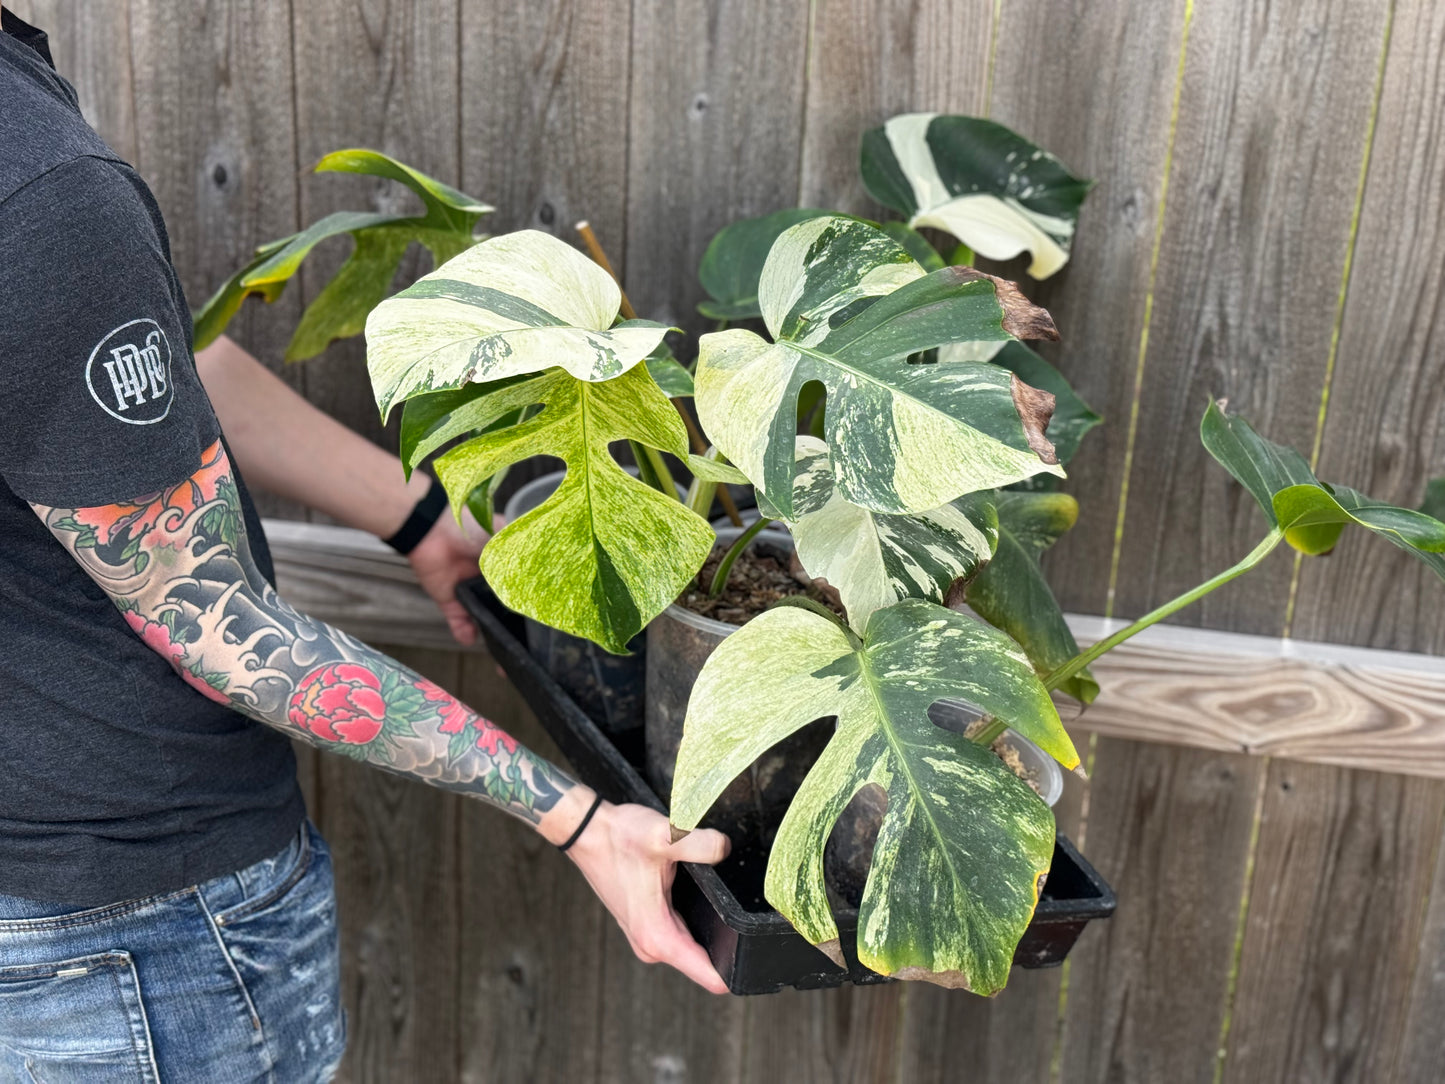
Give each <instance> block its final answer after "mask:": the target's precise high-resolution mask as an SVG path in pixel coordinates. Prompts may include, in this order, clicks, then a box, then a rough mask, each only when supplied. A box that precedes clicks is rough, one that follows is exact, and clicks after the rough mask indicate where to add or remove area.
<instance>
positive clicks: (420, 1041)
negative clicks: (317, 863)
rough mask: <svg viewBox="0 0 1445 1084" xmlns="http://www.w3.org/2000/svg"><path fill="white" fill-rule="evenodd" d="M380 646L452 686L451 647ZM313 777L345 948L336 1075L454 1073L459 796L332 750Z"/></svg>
mask: <svg viewBox="0 0 1445 1084" xmlns="http://www.w3.org/2000/svg"><path fill="white" fill-rule="evenodd" d="M382 650H384V651H387V652H388V653H389V654H391V655H393V656H394V657H396V658H397V659H398V660H399V661H400V662H402V663H404V664H406V665H408V666H410V667H412V668H413V669H415V670H417V671H419V672H420V673H422V674H424V675H426V676H427V677H429V678H431V679H432V680H433V681H435V682H437V683H438V684H440V685H441V686H442V687H443V688H446V689H450V690H456V689H457V688H458V687H459V684H460V680H459V679H460V672H459V658H458V656H457V655H456V654H454V653H451V652H436V651H426V650H423V649H419V648H405V647H383V648H382ZM321 784H322V789H323V791H324V793H325V801H324V804H323V807H322V810H321V814H322V816H321V821H320V828H321V831H322V833H323V834H324V835H325V837H326V839H327V841H328V842H329V843H330V845H331V849H332V852H333V854H334V855H335V872H336V898H337V907H338V911H339V914H340V921H341V939H342V944H343V945H344V946H345V949H344V952H343V966H342V994H343V998H344V1001H345V1004H346V1010H347V1014H348V1019H349V1035H350V1038H349V1041H348V1046H347V1054H346V1068H345V1070H344V1075H345V1077H346V1078H347V1079H348V1080H351V1081H356V1082H358V1084H360V1082H368V1081H376V1082H389V1081H397V1080H453V1079H456V1076H455V1074H456V1060H457V1051H458V1049H459V1042H460V1038H459V1034H458V1020H459V1016H460V1006H459V1005H458V1003H457V998H456V994H457V989H458V982H459V975H458V961H459V955H460V954H459V948H460V944H459V921H460V914H459V900H458V896H457V891H456V888H457V885H458V883H459V870H458V868H457V825H458V817H459V813H460V806H461V804H462V802H463V801H465V799H463V798H461V797H459V796H458V795H454V794H446V793H444V792H442V791H439V790H434V789H433V788H431V787H426V786H419V785H418V784H416V783H414V782H412V781H410V780H407V779H402V778H399V777H396V776H392V775H388V774H386V773H385V772H379V771H377V770H376V769H375V768H371V767H368V766H367V765H364V764H360V763H357V762H355V761H351V760H348V759H346V758H344V757H341V756H325V757H322V758H321Z"/></svg>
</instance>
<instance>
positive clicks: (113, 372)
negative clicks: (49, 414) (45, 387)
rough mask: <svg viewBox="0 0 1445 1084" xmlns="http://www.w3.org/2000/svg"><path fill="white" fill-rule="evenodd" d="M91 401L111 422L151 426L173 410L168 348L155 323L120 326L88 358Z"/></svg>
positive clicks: (87, 371)
mask: <svg viewBox="0 0 1445 1084" xmlns="http://www.w3.org/2000/svg"><path fill="white" fill-rule="evenodd" d="M85 382H86V384H87V385H89V387H90V397H91V398H92V399H94V400H95V401H96V402H97V403H99V404H100V406H101V409H102V410H104V411H105V412H106V413H107V414H109V415H110V416H111V417H112V418H118V419H120V420H121V421H123V422H127V423H129V424H130V425H150V424H151V423H153V422H158V421H160V420H161V419H162V418H164V417H165V416H166V415H167V414H168V413H170V409H171V400H172V399H174V398H175V390H174V389H173V388H172V387H171V345H170V343H169V342H167V341H166V333H165V332H164V331H162V330H161V327H160V325H159V324H157V323H156V322H155V321H154V320H132V321H130V322H129V323H127V324H121V325H120V327H118V328H116V329H115V330H114V331H112V332H111V333H110V334H109V335H107V336H106V337H105V338H103V339H101V340H100V343H99V344H98V345H97V346H96V348H95V349H94V350H92V351H91V352H90V360H89V361H87V362H86V363H85Z"/></svg>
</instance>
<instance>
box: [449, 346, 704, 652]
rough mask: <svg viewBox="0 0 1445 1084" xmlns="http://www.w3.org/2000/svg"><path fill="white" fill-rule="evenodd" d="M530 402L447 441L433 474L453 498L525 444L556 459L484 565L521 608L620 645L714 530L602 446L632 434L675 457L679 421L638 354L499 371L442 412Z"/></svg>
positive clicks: (668, 597) (682, 435)
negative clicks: (507, 377) (617, 367)
mask: <svg viewBox="0 0 1445 1084" xmlns="http://www.w3.org/2000/svg"><path fill="white" fill-rule="evenodd" d="M537 406H540V407H541V410H540V412H536V413H532V412H531V411H530V410H528V411H527V416H526V418H525V420H522V421H519V422H517V423H516V424H514V425H510V426H506V427H505V428H500V429H493V430H489V431H484V432H482V433H480V434H479V435H477V436H475V437H473V438H472V439H471V440H468V441H467V442H466V443H464V444H460V445H458V446H457V447H455V448H453V449H451V450H450V451H448V452H446V453H445V454H444V455H442V456H441V457H440V458H438V459H437V461H436V470H437V476H438V477H439V478H440V479H441V481H442V484H443V485H444V486H445V487H446V490H447V493H448V495H449V496H450V497H451V500H452V505H453V507H454V508H459V507H460V506H461V504H462V503H463V502H465V500H466V499H467V497H468V495H469V494H471V492H472V491H473V490H474V489H475V488H476V487H477V486H478V485H479V484H481V483H482V482H485V481H486V480H487V479H488V478H491V477H492V476H493V475H494V474H496V472H497V471H498V470H500V469H501V468H503V467H505V466H507V465H508V464H511V463H515V462H516V461H518V460H520V459H526V458H528V457H529V456H534V455H554V456H559V457H560V458H561V459H562V460H564V461H565V462H566V464H567V475H566V477H565V478H563V480H562V484H561V485H560V486H558V487H557V490H556V492H555V493H553V494H552V495H551V496H550V497H548V498H547V500H545V501H544V502H543V503H542V504H541V505H539V506H538V507H537V508H534V509H533V510H532V511H530V512H528V513H527V514H526V515H524V516H521V517H519V518H518V519H516V520H514V521H513V522H511V523H509V524H507V526H506V527H505V528H503V529H502V530H501V531H500V532H498V533H497V534H496V535H495V536H494V537H493V538H492V539H491V541H489V542H488V543H487V545H486V548H485V549H483V550H482V557H481V571H482V575H484V576H486V578H487V581H488V583H489V584H490V585H491V587H492V589H493V590H494V591H495V592H496V594H497V597H498V598H499V599H501V600H502V602H504V603H505V604H506V605H507V606H509V607H511V608H512V609H514V610H516V611H518V612H519V613H524V614H526V615H527V616H528V617H531V618H533V619H535V620H537V621H540V622H542V623H543V624H546V625H550V626H551V627H553V628H556V629H561V630H562V631H563V632H569V633H571V634H572V635H574V636H584V637H586V638H587V639H589V640H593V641H595V642H596V643H598V644H600V645H602V646H603V647H604V648H606V649H607V650H608V651H612V652H615V653H618V654H621V653H624V652H625V651H626V645H627V642H628V640H630V639H632V637H633V636H635V635H637V633H639V632H640V631H642V629H643V628H644V627H645V626H646V625H647V623H648V622H649V621H650V620H652V618H654V617H655V616H657V614H659V613H661V612H662V611H663V610H664V609H666V608H667V606H668V605H669V604H671V603H672V601H673V600H674V599H675V598H677V596H678V594H679V593H680V592H681V591H682V589H683V588H684V587H685V586H686V585H687V583H688V582H689V581H690V580H691V579H692V577H693V576H695V575H696V574H697V571H698V569H699V568H701V567H702V563H703V561H704V559H705V558H706V557H707V555H708V554H709V553H710V552H711V551H712V547H713V542H714V541H715V536H714V534H713V532H712V529H711V528H710V527H709V526H708V524H707V521H706V520H704V519H703V518H702V517H701V516H698V515H696V514H694V513H692V512H689V511H688V510H687V509H686V508H685V507H684V506H683V505H682V504H681V503H680V502H679V501H677V500H676V499H674V498H671V497H667V496H664V495H663V494H661V493H659V492H658V491H657V490H655V489H652V488H651V487H649V486H646V485H644V484H643V483H641V482H639V481H638V480H637V479H635V478H633V477H632V476H631V475H630V474H628V473H627V472H626V471H625V470H623V469H622V468H621V467H620V466H619V465H618V464H617V462H616V461H615V460H614V459H613V458H612V456H611V454H610V452H609V450H608V446H609V444H611V443H612V442H613V441H619V440H635V441H640V442H642V443H644V444H646V445H648V446H649V447H654V448H659V449H661V450H663V451H666V452H670V453H672V454H673V455H676V456H678V457H684V456H686V455H687V432H686V430H685V429H684V428H683V424H682V419H681V418H680V417H679V416H678V413H677V411H676V410H675V409H673V406H672V404H671V403H670V402H668V399H667V397H666V396H665V395H664V394H663V393H662V391H661V390H660V389H659V388H658V387H657V385H656V384H655V383H653V381H652V380H651V378H650V377H649V376H648V375H647V370H646V368H645V367H643V366H640V365H639V366H635V367H634V368H632V369H630V370H628V371H627V372H625V373H623V374H622V375H621V376H620V377H617V378H615V379H613V380H606V381H587V380H578V379H577V378H575V377H573V376H572V375H570V374H569V373H567V372H564V371H563V370H561V369H551V370H549V371H547V372H545V373H541V374H537V375H534V376H531V377H528V378H526V379H523V380H516V381H509V382H505V383H499V384H498V385H497V386H496V387H495V390H492V391H490V392H489V393H488V394H487V395H485V396H484V397H482V398H480V399H478V400H473V401H471V402H469V403H467V404H466V406H465V408H460V409H462V410H463V413H464V417H462V419H461V420H460V421H457V422H455V423H449V424H455V425H461V426H467V427H470V426H472V425H473V424H475V423H476V422H477V421H478V420H479V419H497V418H502V417H504V416H505V415H507V414H509V413H512V412H519V411H522V410H523V408H535V407H537Z"/></svg>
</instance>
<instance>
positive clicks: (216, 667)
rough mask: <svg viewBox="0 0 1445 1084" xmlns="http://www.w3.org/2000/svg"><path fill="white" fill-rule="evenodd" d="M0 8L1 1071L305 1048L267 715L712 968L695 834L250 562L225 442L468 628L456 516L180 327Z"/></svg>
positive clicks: (59, 83)
mask: <svg viewBox="0 0 1445 1084" xmlns="http://www.w3.org/2000/svg"><path fill="white" fill-rule="evenodd" d="M0 20H3V30H4V33H3V34H0V268H3V273H4V277H3V282H4V288H3V289H4V293H3V303H0V537H3V539H4V545H3V547H0V644H3V645H4V646H3V647H0V765H3V768H0V772H3V776H0V1079H3V1080H10V1079H21V1078H23V1079H26V1080H30V1079H38V1080H50V1079H66V1080H92V1079H94V1080H144V1081H154V1080H157V1079H164V1080H206V1081H230V1080H253V1079H268V1080H278V1081H297V1080H320V1079H328V1078H329V1077H330V1075H331V1073H332V1072H333V1071H334V1069H335V1066H336V1063H337V1061H338V1060H339V1058H340V1055H341V1049H342V1046H343V1044H344V1028H343V1023H342V1020H341V1011H340V1007H339V1005H338V998H337V983H336V974H337V960H336V926H335V916H334V911H335V905H334V898H333V893H332V884H331V879H330V864H329V859H328V855H327V852H326V848H325V845H324V843H323V842H322V841H321V839H320V838H319V836H317V834H316V833H315V830H314V829H313V828H312V827H311V826H310V825H309V823H307V822H306V820H305V811H304V809H303V806H302V800H301V796H300V793H299V791H298V789H297V784H296V779H295V765H294V761H293V757H292V753H291V747H290V743H289V742H288V741H287V737H288V736H289V737H295V738H301V739H303V740H305V741H308V742H310V743H311V744H313V745H315V746H318V747H320V748H323V749H327V750H332V751H337V752H342V753H345V754H347V755H350V756H352V757H355V758H357V759H360V760H364V761H366V762H368V763H370V764H374V765H377V766H378V767H382V768H386V769H389V770H391V771H394V772H399V773H402V774H405V775H410V776H414V777H416V778H418V779H421V780H424V781H426V782H428V783H431V784H433V785H434V786H439V787H443V788H445V789H449V790H454V791H460V792H462V793H464V794H468V795H471V796H473V797H476V798H479V799H481V800H482V801H486V802H490V803H491V804H493V805H497V806H499V807H501V808H503V809H505V810H507V811H508V812H510V813H512V814H513V815H515V816H517V817H520V818H521V819H523V820H525V821H526V822H528V823H530V824H531V825H533V827H534V828H535V829H536V830H537V831H538V832H539V833H540V834H541V835H542V836H543V837H545V838H546V839H548V840H549V841H551V842H553V843H555V844H558V845H560V846H563V847H564V849H566V850H567V854H568V856H569V857H570V858H571V859H572V860H573V861H574V862H575V863H576V864H577V866H578V867H579V868H580V869H581V871H582V874H583V876H585V877H586V878H587V880H588V882H589V883H590V884H591V885H592V887H593V889H594V890H595V891H596V892H597V894H598V896H599V897H600V898H601V899H602V902H603V903H604V904H605V905H606V906H607V908H608V909H609V910H610V911H611V912H612V914H613V915H614V916H615V917H616V918H617V921H618V922H619V923H620V924H621V926H622V928H623V930H624V931H625V932H626V934H627V936H628V938H629V939H630V941H631V943H632V945H633V947H634V949H635V950H636V951H637V953H638V955H639V956H640V957H641V958H642V959H644V960H649V961H653V960H656V961H665V962H667V963H670V964H672V965H673V966H675V967H677V968H678V969H679V970H681V971H683V972H684V973H685V974H687V975H689V976H690V977H691V978H693V979H694V980H696V981H697V982H699V983H700V984H702V985H703V986H705V987H706V988H708V989H709V990H713V991H717V992H722V991H723V989H724V987H723V985H722V982H721V980H720V979H719V978H718V976H717V974H716V972H714V971H713V969H712V968H711V966H710V964H709V962H708V959H707V956H706V954H705V953H704V952H703V950H702V949H701V948H700V947H699V946H698V945H697V944H695V943H694V942H693V941H692V940H691V938H690V937H689V936H688V935H687V932H686V928H685V927H684V926H683V925H682V923H681V921H680V920H679V919H678V917H677V916H676V914H675V913H673V912H672V910H671V908H670V906H669V903H668V900H667V892H668V888H669V886H670V884H671V882H672V878H673V875H674V872H675V863H676V862H678V861H699V862H716V861H718V860H719V859H720V858H722V856H723V855H724V854H725V853H726V849H727V841H726V840H725V839H724V838H723V837H722V836H721V835H720V834H718V833H716V832H708V831H702V832H695V833H693V834H692V835H690V836H688V837H686V838H685V839H683V840H682V841H680V842H679V843H677V844H671V843H670V841H669V831H668V826H667V822H666V819H665V818H664V817H662V816H661V815H659V814H657V813H655V812H653V811H651V810H647V809H644V808H641V807H638V806H611V805H609V804H607V803H603V802H601V801H600V799H598V798H597V797H596V795H594V794H593V792H592V791H591V790H589V789H588V788H587V787H585V786H582V785H580V784H578V783H577V782H575V781H574V780H572V779H571V778H569V777H568V776H567V775H566V774H565V773H564V772H562V771H561V770H560V769H559V768H557V767H556V766H555V765H552V764H550V763H548V762H547V761H546V760H544V759H542V758H541V757H538V756H536V755H535V754H533V753H531V752H530V751H528V750H527V749H525V748H524V747H522V746H520V745H518V744H517V742H515V741H514V740H513V739H512V738H511V737H509V736H508V735H506V734H505V733H503V732H502V731H501V730H499V729H498V728H497V727H496V726H494V725H493V724H492V723H491V722H489V721H488V720H487V719H485V718H483V717H482V716H480V715H478V714H477V713H476V712H474V711H472V710H471V709H470V708H469V707H467V706H466V705H464V704H461V703H459V702H458V701H457V700H456V699H455V698H453V697H452V696H451V695H450V694H448V693H446V692H445V691H443V690H442V689H440V688H438V687H437V686H436V685H434V684H432V683H431V682H429V681H427V680H426V679H425V678H423V677H421V676H420V675H419V674H416V673H414V672H412V671H410V670H408V669H407V668H406V667H404V666H402V665H401V664H400V663H397V662H395V661H394V660H392V659H389V658H387V657H386V656H384V655H382V654H381V653H380V652H377V651H375V650H374V649H372V648H370V647H368V646H367V645H365V644H363V643H360V642H358V641H357V640H355V639H353V638H352V637H349V636H347V635H346V634H345V633H342V632H340V631H338V630H336V629H333V628H330V627H328V626H327V625H325V624H323V623H322V622H319V621H316V620H314V619H312V618H309V617H307V616H306V615H305V614H302V613H299V612H297V611H296V610H295V609H293V608H292V607H290V606H289V605H287V604H286V602H285V600H284V599H282V598H281V597H279V596H278V595H277V593H276V591H275V589H274V588H273V586H272V583H271V580H272V576H271V571H272V570H271V562H270V558H269V554H268V552H267V549H266V545H265V540H264V538H263V536H262V534H261V529H260V524H259V522H258V520H257V518H256V516H255V512H254V509H253V508H252V505H251V502H250V500H249V498H248V497H247V493H246V486H245V483H244V482H243V481H242V477H241V474H240V472H239V471H238V470H237V465H238V464H239V465H241V466H244V467H245V468H246V471H247V473H248V475H249V476H250V477H251V479H252V480H254V481H255V482H257V483H258V484H260V485H263V486H265V487H266V488H268V489H270V490H272V491H274V492H277V493H280V494H283V495H284V496H287V497H290V498H293V499H296V500H300V501H303V502H306V503H308V504H310V505H311V506H312V507H315V508H319V509H321V510H322V511H324V512H326V513H328V514H330V515H332V516H334V517H335V518H337V519H339V520H341V521H342V522H344V523H348V524H351V525H353V526H356V527H361V528H364V529H366V530H369V531H371V532H373V533H375V534H377V535H378V536H381V537H383V538H388V539H389V540H390V541H392V542H393V544H394V545H396V546H397V548H399V549H402V550H404V551H409V557H410V559H411V562H412V565H413V567H414V568H415V569H416V572H417V576H418V579H419V580H420V581H421V583H422V584H423V585H424V586H425V587H426V589H427V590H428V591H429V592H430V594H431V595H432V596H433V597H434V598H436V599H437V601H438V602H439V603H440V604H441V606H442V608H443V610H444V611H445V612H446V614H447V617H448V620H449V621H450V623H451V626H452V629H453V631H454V632H455V633H456V634H457V636H458V638H459V639H462V640H467V639H469V638H470V637H471V635H472V631H471V629H470V627H469V626H468V624H467V622H466V619H465V617H464V615H463V614H462V613H461V612H460V610H459V608H457V606H456V604H455V603H454V602H453V601H452V599H451V594H452V589H453V587H454V586H455V584H456V583H457V581H458V580H459V579H461V578H463V577H466V576H469V575H471V574H472V572H473V570H474V568H475V560H476V555H477V552H478V550H479V549H480V543H479V542H478V543H474V542H471V541H469V539H468V537H467V536H466V535H465V534H464V533H463V532H462V530H461V529H460V528H459V527H458V526H457V525H456V524H455V523H454V522H453V521H452V520H451V519H450V517H446V516H439V513H440V511H441V502H440V501H438V499H437V496H438V494H437V493H436V492H435V491H434V490H432V489H429V485H432V486H434V483H429V482H428V480H427V479H425V478H423V477H420V476H418V477H415V478H413V480H412V482H411V484H410V485H408V484H405V483H404V482H403V480H402V472H401V468H400V464H399V463H398V462H397V461H396V459H395V458H394V457H392V456H390V455H387V454H386V453H384V452H382V451H380V450H379V449H377V448H375V447H374V446H372V445H370V444H369V443H367V442H366V441H364V440H362V439H361V438H359V437H357V436H356V435H354V434H352V433H350V432H349V431H347V430H345V429H344V428H342V427H341V426H339V425H337V424H336V423H335V422H333V421H331V420H330V419H329V418H327V417H325V416H324V415H322V414H320V413H319V412H318V411H316V410H315V409H313V408H312V407H311V406H309V405H308V404H307V403H305V402H304V401H303V400H301V399H300V398H298V397H297V396H296V395H294V394H293V393H292V392H291V391H290V390H289V389H287V388H286V386H285V385H284V384H282V382H281V381H279V380H278V379H276V378H275V377H274V376H272V375H271V374H270V373H269V372H268V371H267V370H265V369H264V368H263V367H262V366H261V365H259V364H258V363H257V362H256V361H255V360H254V359H252V358H250V357H249V356H248V355H247V354H246V353H245V352H244V351H242V350H241V349H240V348H239V347H237V346H236V345H235V344H234V343H230V342H229V341H225V340H223V341H221V342H220V343H218V344H217V345H216V346H215V347H213V348H212V349H210V350H207V351H205V352H204V353H203V355H202V356H201V357H199V358H196V359H193V358H192V356H191V349H190V332H191V327H190V318H189V315H188V309H187V306H186V303H185V299H184V298H183V296H182V293H181V288H180V284H179V282H178V281H177V279H176V276H175V273H174V271H173V269H172V267H171V263H170V257H169V251H168V247H167V241H166V235H165V229H164V225H163V224H162V222H161V218H160V214H159V211H158V209H157V207H156V205H155V202H154V200H153V199H152V197H151V195H150V192H149V191H148V189H147V188H146V186H145V185H144V183H142V181H141V180H140V178H139V177H138V176H137V175H136V174H135V173H134V171H132V170H131V169H130V168H129V167H128V166H127V165H126V164H125V163H123V162H122V161H120V160H119V159H118V158H117V157H116V156H115V154H114V153H113V152H112V151H111V150H110V149H109V148H108V147H106V145H105V144H104V143H103V142H102V141H101V140H100V138H99V137H98V136H97V135H96V134H95V133H94V132H92V131H91V130H90V129H89V128H88V127H87V126H86V124H85V123H84V121H83V120H82V119H81V116H80V113H79V111H78V109H77V107H76V101H75V95H74V91H73V90H72V89H71V87H70V86H69V84H68V83H66V82H65V81H64V80H63V79H61V78H60V77H59V76H58V75H57V74H56V73H55V71H54V69H53V66H52V65H51V63H50V56H49V52H48V49H47V46H46V40H45V36H44V35H43V34H42V33H40V32H39V31H36V30H35V29H33V28H31V27H29V26H27V25H26V24H24V23H23V22H21V21H20V20H18V19H16V18H15V17H14V16H13V15H12V14H11V13H9V12H3V13H0ZM213 403H214V405H215V409H214V412H213V409H212V404H213ZM218 415H219V422H218V418H217V416H218ZM223 434H224V436H223Z"/></svg>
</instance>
